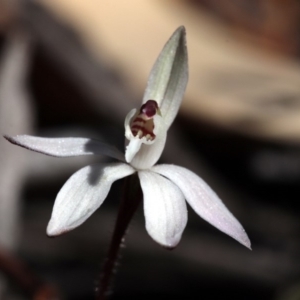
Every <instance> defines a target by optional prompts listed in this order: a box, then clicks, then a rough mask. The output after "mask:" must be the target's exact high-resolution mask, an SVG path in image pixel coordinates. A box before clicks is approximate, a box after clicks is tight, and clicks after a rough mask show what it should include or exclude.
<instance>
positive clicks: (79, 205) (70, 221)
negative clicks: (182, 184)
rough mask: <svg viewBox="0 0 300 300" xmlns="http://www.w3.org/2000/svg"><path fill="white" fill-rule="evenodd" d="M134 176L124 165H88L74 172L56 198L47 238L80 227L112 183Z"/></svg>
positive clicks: (105, 194)
mask: <svg viewBox="0 0 300 300" xmlns="http://www.w3.org/2000/svg"><path fill="white" fill-rule="evenodd" d="M134 172H135V170H134V169H133V168H132V167H130V166H129V165H127V164H124V163H114V164H99V165H92V166H87V167H85V168H82V169H80V170H79V171H77V172H76V173H75V174H73V175H72V176H71V177H70V178H69V180H68V181H67V182H66V183H65V185H64V186H63V187H62V189H61V190H60V191H59V193H58V195H57V197H56V200H55V203H54V207H53V211H52V216H51V220H50V222H49V224H48V227H47V234H48V235H49V236H55V235H60V234H62V233H64V232H68V231H70V230H72V229H74V228H76V227H78V226H79V225H81V224H82V223H83V222H84V221H85V220H86V219H87V218H88V217H89V216H90V215H91V214H92V213H94V211H95V210H96V209H97V208H99V206H100V205H101V204H102V203H103V201H104V200H105V198H106V196H107V194H108V192H109V190H110V187H111V185H112V184H113V182H115V181H116V180H118V179H121V178H123V177H126V176H128V175H131V174H133V173H134Z"/></svg>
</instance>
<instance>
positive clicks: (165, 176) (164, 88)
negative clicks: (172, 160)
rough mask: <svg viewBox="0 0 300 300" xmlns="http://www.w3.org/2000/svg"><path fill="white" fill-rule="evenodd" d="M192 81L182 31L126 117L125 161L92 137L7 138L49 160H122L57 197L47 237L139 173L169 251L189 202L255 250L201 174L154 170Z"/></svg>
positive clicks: (149, 214) (96, 168)
mask: <svg viewBox="0 0 300 300" xmlns="http://www.w3.org/2000/svg"><path fill="white" fill-rule="evenodd" d="M187 80H188V64H187V49H186V40H185V29H184V27H179V28H178V29H177V30H176V31H175V32H174V34H173V35H172V36H171V38H170V39H169V41H168V42H167V43H166V45H165V47H164V48H163V50H162V52H161V53H160V55H159V57H158V59H157V61H156V63H155V64H154V66H153V68H152V71H151V73H150V76H149V79H148V84H147V88H146V91H145V94H144V98H143V102H142V106H141V108H140V109H139V110H136V109H133V110H132V111H130V112H129V114H128V115H127V117H126V119H125V136H126V138H127V140H128V144H127V147H126V151H125V160H124V154H123V153H121V152H119V151H118V150H117V149H115V148H114V147H112V146H109V145H106V144H103V143H101V142H99V141H96V140H92V139H85V138H40V137H33V136H27V135H18V136H15V137H8V136H5V137H6V138H7V139H8V140H9V141H10V142H12V143H13V144H17V145H19V146H22V147H24V148H27V149H30V150H33V151H37V152H40V153H44V154H47V155H52V156H57V157H66V156H77V155H90V154H94V155H97V154H104V155H108V156H110V157H113V158H116V159H118V160H120V161H121V162H118V163H110V164H98V165H91V166H87V167H85V168H82V169H81V170H79V171H77V172H76V173H75V174H73V175H72V176H71V178H70V179H69V180H68V181H67V182H66V183H65V185H64V186H63V187H62V189H61V190H60V192H59V193H58V195H57V197H56V200H55V204H54V208H53V212H52V216H51V220H50V222H49V224H48V228H47V234H48V235H50V236H54V235H59V234H62V233H64V232H66V231H70V230H72V229H74V228H75V227H77V226H79V225H81V224H82V223H83V222H84V221H85V220H86V219H87V218H88V217H89V216H90V215H91V214H92V213H94V212H95V210H96V209H98V208H99V207H100V206H101V204H102V203H103V201H104V200H105V198H106V196H107V194H108V192H109V190H110V187H111V185H112V183H113V182H115V181H116V180H118V179H121V178H124V177H126V176H129V175H132V174H133V173H135V172H137V173H138V176H139V179H140V183H141V188H142V191H143V195H144V214H145V220H146V229H147V231H148V233H149V234H150V236H151V237H152V238H153V239H154V240H155V241H156V242H158V243H159V244H161V245H163V246H166V247H175V246H176V245H177V244H178V242H179V241H180V239H181V235H182V233H183V230H184V228H185V226H186V223H187V208H186V202H185V200H186V201H187V202H188V203H189V204H190V206H191V207H192V208H193V209H194V210H195V212H196V213H197V214H198V215H199V216H201V217H202V218H203V219H204V220H206V221H207V222H209V223H210V224H212V225H213V226H215V227H216V228H218V229H219V230H221V231H223V232H224V233H226V234H228V235H229V236H231V237H233V238H234V239H236V240H237V241H239V242H240V243H241V244H243V245H245V246H246V247H248V248H250V241H249V238H248V236H247V234H246V233H245V231H244V229H243V227H242V226H241V224H240V223H239V222H238V221H237V219H236V218H235V217H234V216H233V215H232V214H231V213H230V212H229V210H228V209H227V208H226V207H225V205H224V204H223V202H222V201H221V200H220V199H219V197H218V196H217V195H216V194H215V193H214V192H213V191H212V189H211V188H210V187H209V186H208V185H207V184H206V183H205V182H204V181H203V180H202V179H201V178H200V177H198V176H197V175H196V174H194V173H193V172H191V171H189V170H187V169H185V168H183V167H179V166H175V165H156V166H155V163H156V162H157V160H158V159H159V157H160V156H161V153H162V151H163V149H164V146H165V142H166V137H167V130H168V128H169V127H170V125H171V124H172V122H173V120H174V118H175V116H176V115H177V112H178V109H179V106H180V104H181V101H182V98H183V94H184V91H185V88H186V84H187Z"/></svg>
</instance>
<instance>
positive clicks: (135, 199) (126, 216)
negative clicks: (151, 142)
mask: <svg viewBox="0 0 300 300" xmlns="http://www.w3.org/2000/svg"><path fill="white" fill-rule="evenodd" d="M141 199H142V191H141V187H140V184H139V181H138V176H137V175H132V176H130V177H127V178H125V183H124V195H123V197H122V200H121V203H120V208H119V212H118V216H117V221H116V224H115V228H114V232H113V236H112V240H111V243H110V247H109V250H108V254H107V257H106V259H105V262H104V265H103V269H102V272H101V276H100V281H99V286H98V288H97V296H96V300H104V299H107V298H108V296H109V294H110V292H111V291H110V285H111V280H112V275H113V273H114V270H115V265H116V262H117V260H118V254H119V251H120V247H121V245H122V244H123V243H124V238H125V234H126V230H127V228H128V225H129V223H130V221H131V219H132V217H133V215H134V213H135V211H136V210H137V208H138V205H139V203H140V202H141Z"/></svg>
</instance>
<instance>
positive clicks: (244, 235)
mask: <svg viewBox="0 0 300 300" xmlns="http://www.w3.org/2000/svg"><path fill="white" fill-rule="evenodd" d="M233 238H234V239H235V240H237V241H238V242H239V243H241V244H242V245H243V246H245V247H246V248H248V249H249V250H252V248H251V241H250V239H249V237H248V235H247V233H246V231H245V230H244V229H243V232H242V234H241V236H237V237H233Z"/></svg>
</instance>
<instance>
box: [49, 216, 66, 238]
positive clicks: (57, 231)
mask: <svg viewBox="0 0 300 300" xmlns="http://www.w3.org/2000/svg"><path fill="white" fill-rule="evenodd" d="M71 230H72V228H69V229H66V228H64V229H63V228H57V226H56V225H55V224H54V222H53V221H52V220H50V222H49V224H48V226H47V230H46V234H47V236H48V237H50V238H54V237H57V236H60V235H63V234H65V233H68V232H69V231H71Z"/></svg>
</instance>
